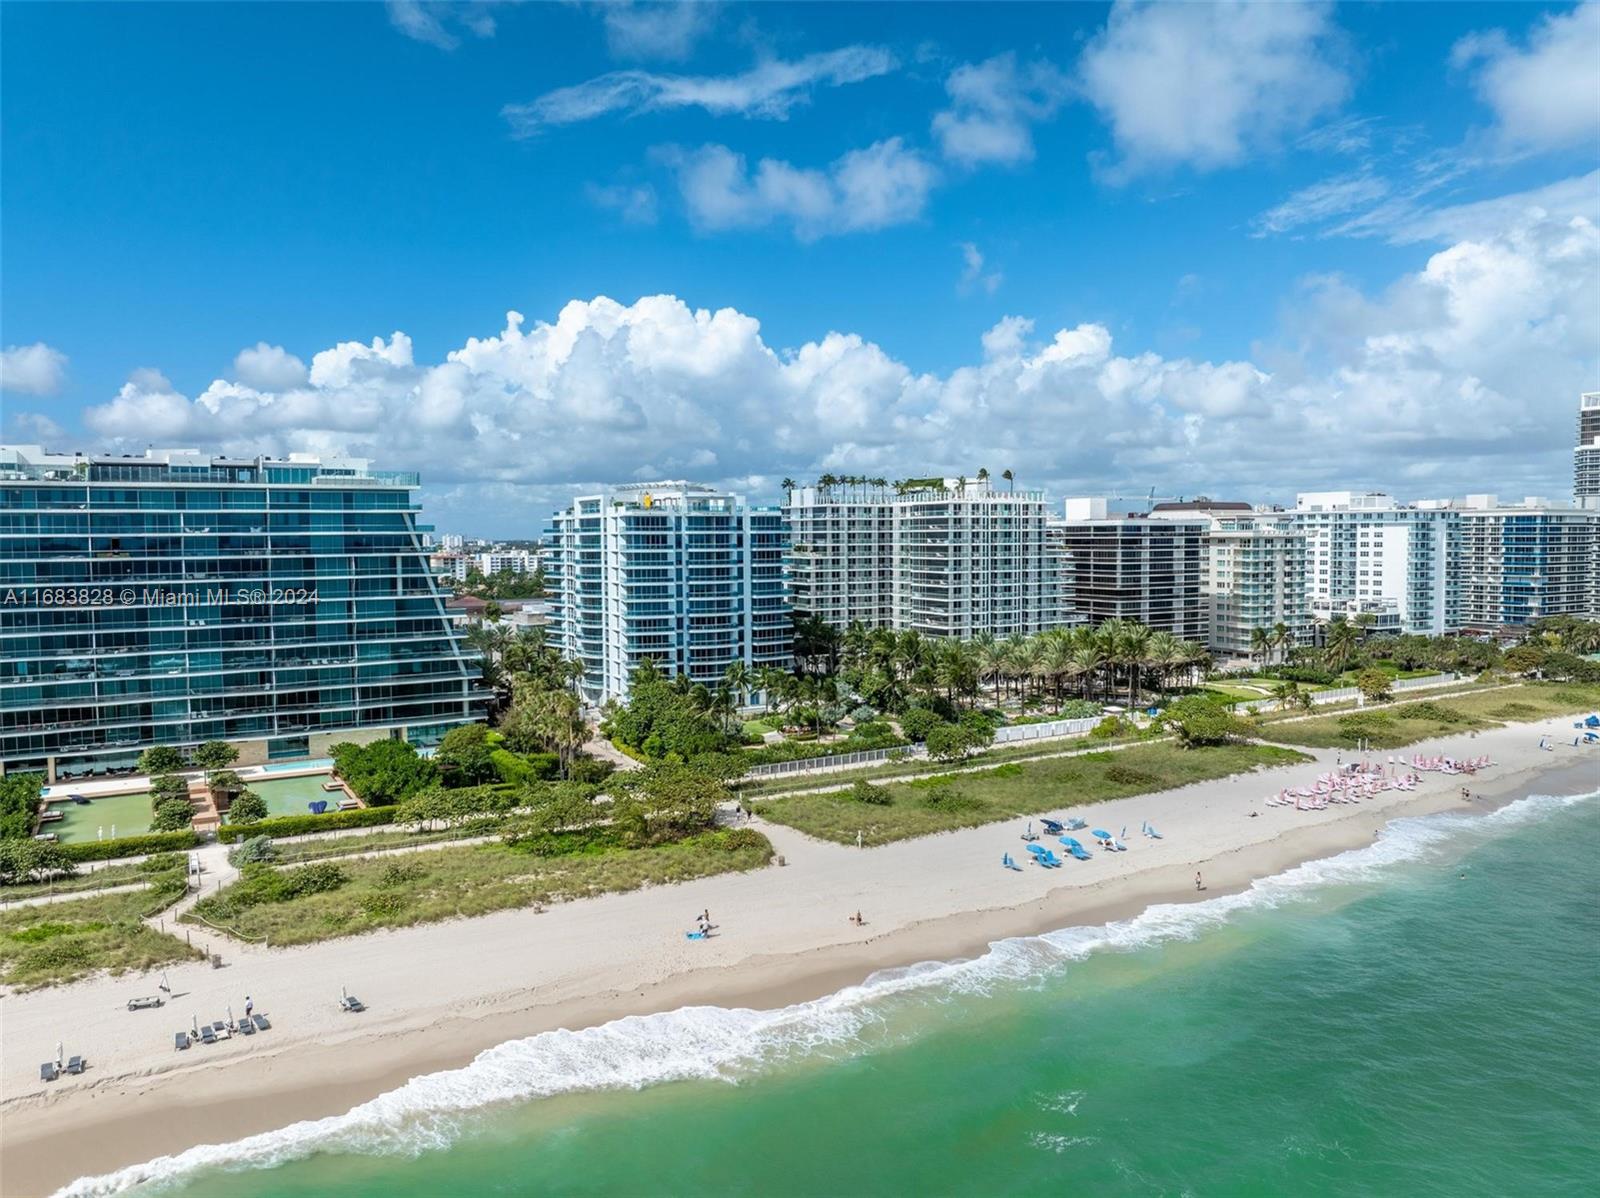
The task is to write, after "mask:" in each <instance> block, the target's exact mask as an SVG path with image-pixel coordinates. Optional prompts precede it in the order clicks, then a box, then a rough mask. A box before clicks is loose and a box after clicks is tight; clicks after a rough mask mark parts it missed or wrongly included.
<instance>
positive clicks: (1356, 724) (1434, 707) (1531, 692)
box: [1261, 682, 1600, 749]
mask: <svg viewBox="0 0 1600 1198" xmlns="http://www.w3.org/2000/svg"><path fill="white" fill-rule="evenodd" d="M1597 707H1600V686H1597V685H1585V684H1582V683H1573V682H1561V683H1556V682H1548V683H1546V682H1540V683H1526V684H1524V685H1521V686H1515V687H1509V688H1500V689H1495V690H1483V691H1480V692H1478V693H1476V694H1468V695H1457V696H1454V697H1452V698H1449V699H1420V700H1417V701H1416V702H1412V703H1400V704H1397V705H1395V706H1392V707H1380V708H1375V709H1369V710H1358V711H1346V712H1343V713H1341V714H1339V715H1327V716H1321V717H1318V718H1315V719H1307V720H1287V721H1278V722H1270V723H1263V724H1262V725H1261V737H1262V738H1263V739H1264V740H1270V741H1275V742H1278V743H1280V744H1291V745H1308V746H1311V747H1313V748H1322V749H1353V748H1355V746H1356V743H1357V741H1360V740H1366V741H1369V742H1370V743H1371V745H1372V747H1373V748H1374V749H1398V748H1401V747H1403V746H1405V745H1412V744H1416V743H1417V742H1418V741H1422V740H1429V739H1431V738H1434V737H1439V736H1454V735H1460V734H1463V733H1468V732H1473V731H1482V730H1484V729H1487V728H1498V727H1500V726H1502V725H1504V724H1508V723H1516V722H1524V721H1528V720H1539V719H1548V718H1549V717H1551V716H1561V715H1571V714H1575V713H1578V712H1589V711H1594V710H1595V709H1596V708H1597Z"/></svg>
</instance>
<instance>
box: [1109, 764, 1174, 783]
mask: <svg viewBox="0 0 1600 1198" xmlns="http://www.w3.org/2000/svg"><path fill="white" fill-rule="evenodd" d="M1106 781H1107V782H1115V783H1116V784H1117V785H1118V786H1155V785H1157V784H1158V783H1159V782H1160V781H1161V779H1160V778H1157V777H1156V776H1155V775H1154V774H1150V773H1146V772H1145V771H1144V770H1136V769H1133V768H1132V767H1130V766H1126V765H1120V764H1119V765H1113V766H1110V767H1108V768H1107V770H1106Z"/></svg>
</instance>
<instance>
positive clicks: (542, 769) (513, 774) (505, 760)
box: [489, 749, 561, 786]
mask: <svg viewBox="0 0 1600 1198" xmlns="http://www.w3.org/2000/svg"><path fill="white" fill-rule="evenodd" d="M489 757H490V759H491V761H492V762H493V763H494V773H495V776H497V777H498V778H499V779H500V781H502V782H510V783H512V784H513V785H516V786H523V785H526V784H527V783H529V782H542V781H544V780H546V779H548V778H554V777H555V776H556V775H557V774H559V773H560V772H561V759H560V758H559V757H557V756H556V755H555V754H554V753H513V752H512V751H511V750H510V749H495V750H494V751H493V752H492V753H490V754H489Z"/></svg>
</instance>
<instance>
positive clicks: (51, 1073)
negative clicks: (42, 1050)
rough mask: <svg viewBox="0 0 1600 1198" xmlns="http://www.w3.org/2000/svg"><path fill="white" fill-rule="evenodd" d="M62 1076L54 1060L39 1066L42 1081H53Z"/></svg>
mask: <svg viewBox="0 0 1600 1198" xmlns="http://www.w3.org/2000/svg"><path fill="white" fill-rule="evenodd" d="M60 1076H61V1070H59V1069H57V1068H56V1063H55V1062H54V1061H46V1062H45V1063H44V1064H43V1065H40V1066H39V1080H40V1081H42V1082H53V1081H55V1080H56V1078H58V1077H60Z"/></svg>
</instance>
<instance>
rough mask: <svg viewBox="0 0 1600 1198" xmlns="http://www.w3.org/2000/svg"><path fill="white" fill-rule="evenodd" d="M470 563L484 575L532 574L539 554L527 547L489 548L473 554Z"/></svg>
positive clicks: (535, 568) (536, 565)
mask: <svg viewBox="0 0 1600 1198" xmlns="http://www.w3.org/2000/svg"><path fill="white" fill-rule="evenodd" d="M472 564H473V565H474V566H476V567H477V570H478V573H480V574H482V575H484V576H485V577H488V576H490V575H494V574H532V573H533V572H534V571H535V570H537V569H538V568H539V555H538V554H537V553H533V552H530V551H529V550H527V549H490V550H487V551H486V552H484V553H478V554H474V555H473V558H472Z"/></svg>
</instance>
